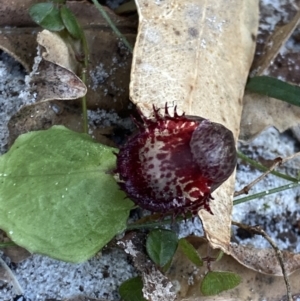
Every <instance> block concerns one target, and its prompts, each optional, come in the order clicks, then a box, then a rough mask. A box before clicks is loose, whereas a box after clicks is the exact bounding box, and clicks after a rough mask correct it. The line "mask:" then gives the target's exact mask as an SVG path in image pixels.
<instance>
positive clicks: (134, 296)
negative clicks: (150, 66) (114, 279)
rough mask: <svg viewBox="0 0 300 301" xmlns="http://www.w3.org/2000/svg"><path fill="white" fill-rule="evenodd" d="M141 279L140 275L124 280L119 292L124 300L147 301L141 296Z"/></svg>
mask: <svg viewBox="0 0 300 301" xmlns="http://www.w3.org/2000/svg"><path fill="white" fill-rule="evenodd" d="M142 290H143V280H142V278H141V277H140V276H137V277H134V278H131V279H128V280H126V281H124V282H123V283H122V284H121V285H120V288H119V293H120V296H121V298H122V300H124V301H147V300H146V299H145V298H144V296H143V291H142Z"/></svg>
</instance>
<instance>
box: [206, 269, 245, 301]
mask: <svg viewBox="0 0 300 301" xmlns="http://www.w3.org/2000/svg"><path fill="white" fill-rule="evenodd" d="M241 281H242V278H241V277H240V276H239V275H237V274H235V273H232V272H208V273H207V274H206V275H205V277H204V279H203V281H202V283H201V292H202V294H203V295H205V296H213V295H217V294H219V293H221V292H223V291H226V290H230V289H232V288H234V287H236V286H238V285H239V284H240V282H241Z"/></svg>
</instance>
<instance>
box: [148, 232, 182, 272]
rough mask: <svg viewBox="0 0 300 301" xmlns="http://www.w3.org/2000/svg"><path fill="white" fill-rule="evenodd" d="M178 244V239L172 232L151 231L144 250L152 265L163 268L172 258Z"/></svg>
mask: <svg viewBox="0 0 300 301" xmlns="http://www.w3.org/2000/svg"><path fill="white" fill-rule="evenodd" d="M177 244H178V238H177V236H176V234H175V233H174V232H173V231H169V230H162V229H158V230H153V231H151V232H150V233H149V235H148V237H147V241H146V249H147V253H148V255H149V257H150V258H151V259H152V261H153V262H154V263H156V264H157V265H159V266H160V267H163V266H164V265H166V264H167V263H168V262H169V261H170V260H171V259H172V257H173V256H174V254H175V251H176V248H177Z"/></svg>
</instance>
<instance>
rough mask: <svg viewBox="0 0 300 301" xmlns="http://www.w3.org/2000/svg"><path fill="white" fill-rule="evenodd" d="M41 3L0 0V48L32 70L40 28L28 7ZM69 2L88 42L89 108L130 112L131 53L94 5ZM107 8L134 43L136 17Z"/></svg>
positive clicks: (31, 0) (28, 69) (85, 2)
mask: <svg viewBox="0 0 300 301" xmlns="http://www.w3.org/2000/svg"><path fill="white" fill-rule="evenodd" d="M38 2H40V1H39V0H24V1H5V0H0V49H3V50H4V51H6V52H8V53H9V54H10V55H12V56H13V57H14V58H15V59H16V60H18V61H19V62H20V63H21V64H22V65H23V66H24V67H25V68H26V70H27V71H28V72H30V71H31V68H32V65H33V59H34V57H35V55H36V46H37V43H36V34H37V32H38V31H40V30H41V28H40V27H38V26H37V25H36V24H35V23H34V22H33V21H32V20H31V19H30V16H29V14H28V8H29V7H30V6H31V5H33V4H35V3H38ZM67 5H68V6H69V8H70V9H71V10H72V11H73V12H74V14H75V15H76V16H77V18H78V20H79V23H80V24H82V27H83V28H84V31H85V34H86V38H87V41H88V45H89V50H90V56H89V62H90V65H89V70H88V73H89V74H90V75H91V77H88V81H87V86H88V87H89V88H90V89H89V91H88V94H87V98H88V101H87V104H88V108H90V109H97V108H101V109H107V110H111V109H114V110H116V111H117V112H122V111H128V106H129V104H130V102H129V97H128V94H129V80H130V79H129V74H130V65H131V54H130V53H129V52H128V50H127V49H126V47H124V46H123V44H122V43H121V42H120V41H119V40H118V39H117V38H116V36H115V35H114V34H113V33H112V31H111V28H110V27H109V25H108V24H107V22H106V20H104V19H103V17H102V16H101V15H100V14H99V12H98V10H97V9H96V8H95V7H94V5H92V4H91V3H89V2H88V1H68V3H67ZM104 9H105V10H106V12H107V13H108V15H109V16H110V18H111V19H112V20H113V22H114V23H115V24H118V28H119V30H120V31H121V32H122V33H123V34H124V35H125V36H126V38H127V39H128V40H129V41H130V42H131V43H132V44H133V43H134V39H135V33H136V26H137V18H136V16H132V17H120V16H117V15H115V14H114V13H113V12H112V11H110V10H109V9H106V8H104ZM80 55H81V54H80V53H79V58H80ZM75 105H77V106H78V105H80V104H79V103H76V104H75Z"/></svg>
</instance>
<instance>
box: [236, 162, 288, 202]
mask: <svg viewBox="0 0 300 301" xmlns="http://www.w3.org/2000/svg"><path fill="white" fill-rule="evenodd" d="M282 161H283V159H282V158H276V159H275V160H274V163H273V164H272V166H271V167H270V168H269V169H268V170H267V171H265V172H264V173H263V174H262V175H261V176H259V177H258V178H256V179H255V180H254V181H252V182H251V183H250V184H248V185H246V186H245V187H244V188H242V189H241V190H239V191H236V192H235V193H234V196H235V197H236V196H239V195H241V194H248V192H249V190H250V189H251V188H252V187H253V186H254V185H255V184H257V183H258V182H259V181H261V180H262V179H263V178H264V177H265V176H267V175H268V174H269V173H271V172H272V171H273V170H274V169H275V168H276V167H277V166H278V165H279V164H281V163H282Z"/></svg>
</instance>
